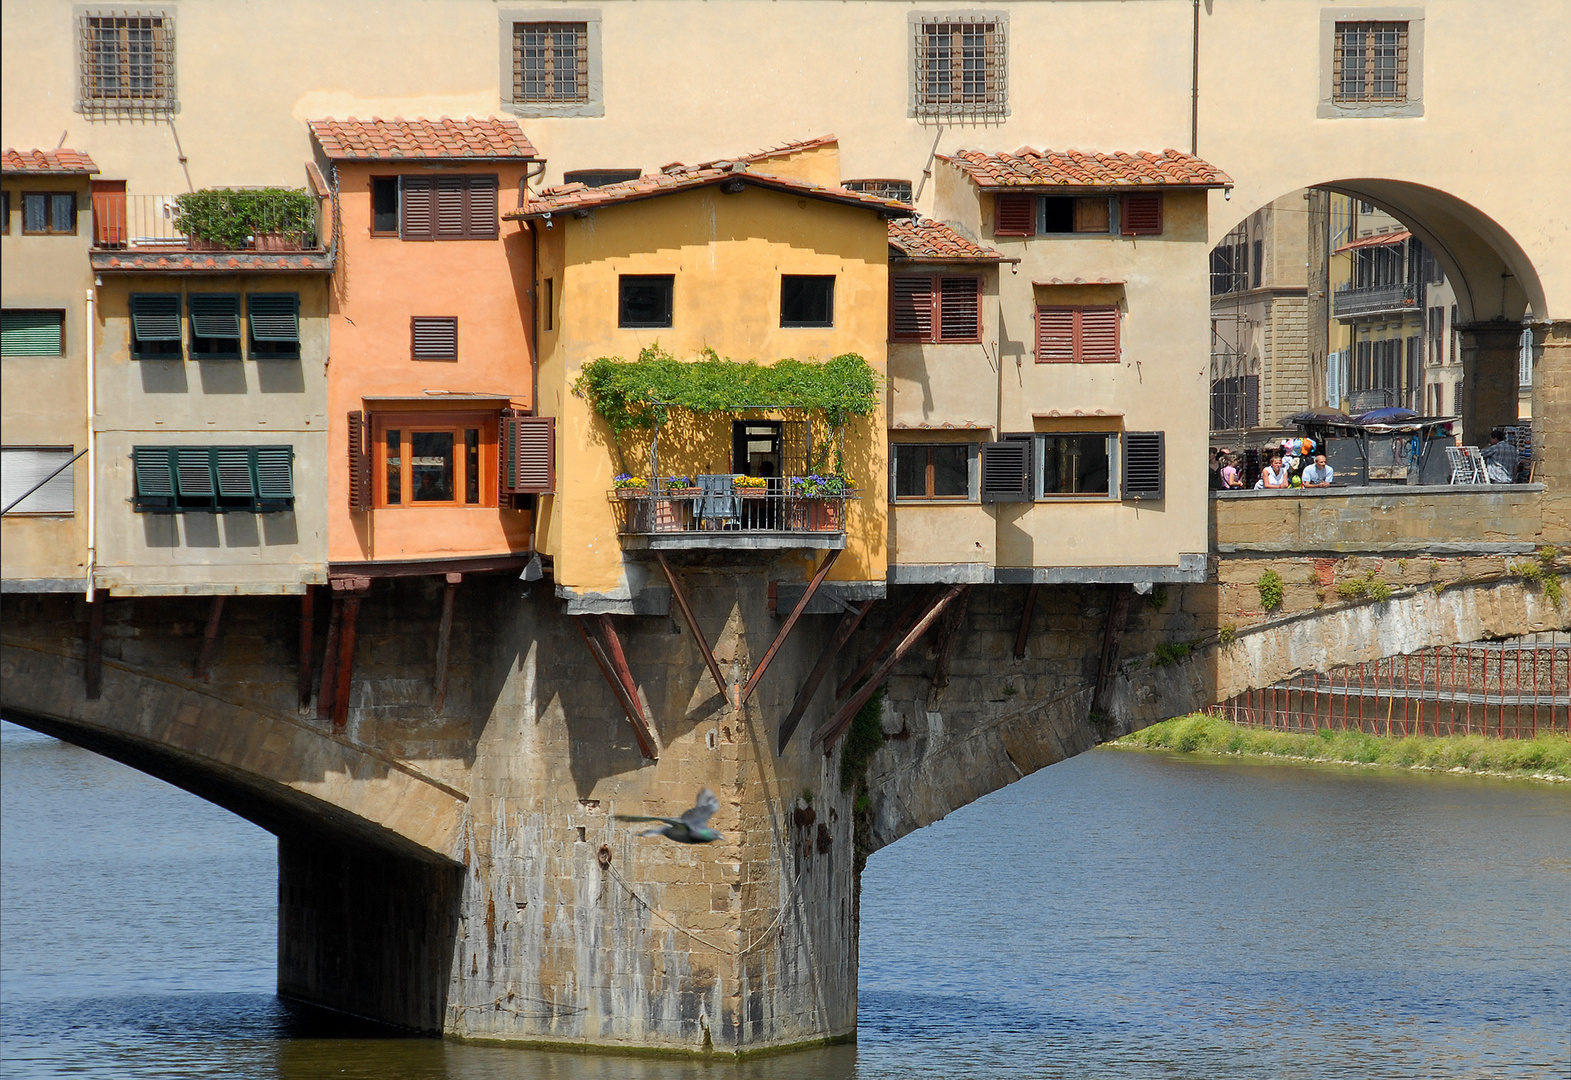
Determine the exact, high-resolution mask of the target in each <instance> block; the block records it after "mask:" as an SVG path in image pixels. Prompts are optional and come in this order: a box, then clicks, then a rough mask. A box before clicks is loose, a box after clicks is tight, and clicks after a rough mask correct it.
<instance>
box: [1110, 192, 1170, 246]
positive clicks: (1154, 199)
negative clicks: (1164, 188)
mask: <svg viewBox="0 0 1571 1080" xmlns="http://www.w3.org/2000/svg"><path fill="white" fill-rule="evenodd" d="M1118 218H1119V225H1120V227H1121V231H1122V232H1123V234H1124V235H1125V236H1156V235H1158V234H1160V233H1161V231H1162V195H1161V193H1160V192H1152V193H1146V194H1140V195H1125V196H1124V198H1123V205H1122V206H1121V207H1120V208H1119V215H1118Z"/></svg>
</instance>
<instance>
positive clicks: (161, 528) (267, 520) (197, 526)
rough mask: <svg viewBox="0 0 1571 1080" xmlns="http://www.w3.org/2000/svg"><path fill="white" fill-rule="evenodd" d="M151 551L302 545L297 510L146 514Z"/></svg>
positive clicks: (144, 520)
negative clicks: (272, 512)
mask: <svg viewBox="0 0 1571 1080" xmlns="http://www.w3.org/2000/svg"><path fill="white" fill-rule="evenodd" d="M140 516H141V518H142V542H143V544H144V546H146V547H149V548H178V547H187V548H220V547H223V548H260V547H289V546H292V545H297V544H299V543H300V529H299V526H298V525H297V524H296V522H295V514H294V511H293V510H286V511H283V512H281V513H277V514H240V513H231V514H142V515H140Z"/></svg>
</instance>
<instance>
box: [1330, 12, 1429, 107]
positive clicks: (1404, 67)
mask: <svg viewBox="0 0 1571 1080" xmlns="http://www.w3.org/2000/svg"><path fill="white" fill-rule="evenodd" d="M1333 33H1334V34H1335V37H1334V38H1333V41H1332V46H1331V49H1332V53H1331V100H1332V101H1334V102H1336V103H1337V104H1338V105H1405V104H1407V102H1408V94H1409V86H1408V62H1409V57H1410V49H1411V36H1410V35H1411V30H1410V24H1409V23H1408V21H1407V20H1406V19H1389V20H1387V19H1344V20H1339V21H1338V22H1337V23H1336V28H1335V30H1334V31H1333ZM1354 33H1360V34H1362V35H1363V39H1362V43H1361V46H1362V47H1361V49H1360V54H1359V56H1358V57H1357V62H1356V63H1355V64H1354V65H1352V66H1353V68H1354V69H1355V70H1356V71H1357V73H1358V84H1359V85H1358V88H1356V89H1354V90H1351V91H1349V90H1348V89H1347V86H1348V82H1347V76H1348V75H1349V56H1348V53H1347V45H1348V38H1349V36H1350V35H1351V34H1354ZM1381 34H1394V35H1395V40H1394V41H1392V42H1390V43H1389V46H1390V48H1391V49H1392V54H1391V57H1390V59H1391V78H1390V83H1391V88H1392V89H1391V93H1390V94H1379V93H1377V92H1376V91H1375V89H1374V86H1375V84H1376V82H1377V76H1378V75H1379V74H1380V69H1379V66H1378V64H1379V60H1380V59H1381V55H1380V53H1381V49H1382V47H1383V44H1384V43H1382V42H1380V41H1379V40H1378V36H1379V35H1381ZM1378 81H1382V82H1383V81H1384V80H1378Z"/></svg>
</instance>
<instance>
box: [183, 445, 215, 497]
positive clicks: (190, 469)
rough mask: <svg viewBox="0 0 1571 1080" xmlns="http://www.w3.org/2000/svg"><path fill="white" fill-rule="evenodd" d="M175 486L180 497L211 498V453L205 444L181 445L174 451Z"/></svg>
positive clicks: (212, 493)
mask: <svg viewBox="0 0 1571 1080" xmlns="http://www.w3.org/2000/svg"><path fill="white" fill-rule="evenodd" d="M175 486H176V488H177V489H178V490H179V492H180V497H181V498H182V499H211V498H212V497H213V495H214V490H213V453H212V451H210V450H209V449H208V448H207V447H205V446H182V447H180V448H178V449H177V450H176V451H175Z"/></svg>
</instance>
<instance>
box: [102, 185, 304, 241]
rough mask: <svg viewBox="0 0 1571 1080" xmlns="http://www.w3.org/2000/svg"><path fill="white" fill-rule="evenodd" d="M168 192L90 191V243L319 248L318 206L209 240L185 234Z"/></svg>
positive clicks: (288, 212) (286, 212)
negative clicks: (245, 231) (236, 234)
mask: <svg viewBox="0 0 1571 1080" xmlns="http://www.w3.org/2000/svg"><path fill="white" fill-rule="evenodd" d="M175 198H176V197H175V196H173V195H126V194H123V193H121V192H96V193H94V195H93V247H94V248H95V249H97V250H101V251H132V252H186V251H261V252H266V251H319V250H321V248H322V242H321V236H322V231H321V228H320V227H319V224H318V220H317V219H318V208H317V207H313V208H312V209H310V210H308V211H296V210H290V209H280V210H278V211H276V212H274V213H273V214H272V216H271V217H269V218H268V220H267V221H266V222H265V223H264V224H263V225H262V226H261V227H260V228H258V229H257V230H255V231H253V232H251V233H248V234H247V235H246V236H244V237H243V238H241V239H239V240H234V239H231V240H227V241H221V242H219V241H213V240H209V239H204V238H203V237H200V236H188V235H186V233H185V232H183V231H181V229H180V227H179V225H178V224H177V221H178V216H179V207H178V205H177V203H176V201H175Z"/></svg>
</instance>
